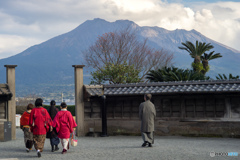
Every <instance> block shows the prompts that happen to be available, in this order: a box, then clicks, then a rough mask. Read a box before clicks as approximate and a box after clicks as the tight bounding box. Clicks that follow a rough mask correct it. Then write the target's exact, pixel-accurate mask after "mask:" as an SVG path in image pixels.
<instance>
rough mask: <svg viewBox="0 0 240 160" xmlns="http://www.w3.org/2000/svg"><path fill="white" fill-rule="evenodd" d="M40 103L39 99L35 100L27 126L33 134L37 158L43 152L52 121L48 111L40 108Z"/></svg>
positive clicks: (41, 101)
mask: <svg viewBox="0 0 240 160" xmlns="http://www.w3.org/2000/svg"><path fill="white" fill-rule="evenodd" d="M42 103H43V100H42V99H41V98H38V99H36V101H35V108H33V109H32V111H31V114H30V118H29V126H30V127H31V131H32V132H33V140H34V147H35V149H36V150H37V156H38V157H41V153H40V152H42V151H43V147H44V143H45V139H46V133H47V131H48V130H49V129H51V130H52V119H51V117H50V116H49V114H48V111H47V110H46V109H45V108H43V107H42Z"/></svg>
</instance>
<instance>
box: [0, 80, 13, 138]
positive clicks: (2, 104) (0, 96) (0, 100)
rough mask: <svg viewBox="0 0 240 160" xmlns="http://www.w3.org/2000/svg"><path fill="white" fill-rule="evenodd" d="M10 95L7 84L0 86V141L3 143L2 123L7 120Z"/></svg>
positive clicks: (3, 129)
mask: <svg viewBox="0 0 240 160" xmlns="http://www.w3.org/2000/svg"><path fill="white" fill-rule="evenodd" d="M11 97H12V93H11V92H10V89H9V86H8V85H7V84H0V141H4V139H5V136H6V135H4V134H5V133H4V132H5V129H6V128H5V127H4V123H5V122H7V120H8V101H9V100H11ZM5 125H6V124H5Z"/></svg>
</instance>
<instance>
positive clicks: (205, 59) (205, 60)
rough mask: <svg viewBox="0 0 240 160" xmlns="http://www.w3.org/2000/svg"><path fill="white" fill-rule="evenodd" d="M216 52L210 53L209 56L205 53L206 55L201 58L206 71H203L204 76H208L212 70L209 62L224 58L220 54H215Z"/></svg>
mask: <svg viewBox="0 0 240 160" xmlns="http://www.w3.org/2000/svg"><path fill="white" fill-rule="evenodd" d="M214 52H215V51H212V52H210V53H209V54H207V53H204V54H203V55H202V56H201V60H202V64H203V68H204V70H202V73H203V74H206V72H208V71H209V68H210V67H209V64H208V61H210V60H213V59H216V58H220V57H222V55H221V54H220V53H216V54H214Z"/></svg>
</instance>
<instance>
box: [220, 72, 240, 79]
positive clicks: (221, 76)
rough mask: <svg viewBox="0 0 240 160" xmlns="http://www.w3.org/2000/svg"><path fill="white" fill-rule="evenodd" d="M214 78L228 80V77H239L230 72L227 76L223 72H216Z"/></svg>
mask: <svg viewBox="0 0 240 160" xmlns="http://www.w3.org/2000/svg"><path fill="white" fill-rule="evenodd" d="M216 79H218V80H230V79H239V76H233V75H232V74H231V73H230V74H229V75H228V77H227V76H226V75H225V74H222V75H221V74H218V76H216Z"/></svg>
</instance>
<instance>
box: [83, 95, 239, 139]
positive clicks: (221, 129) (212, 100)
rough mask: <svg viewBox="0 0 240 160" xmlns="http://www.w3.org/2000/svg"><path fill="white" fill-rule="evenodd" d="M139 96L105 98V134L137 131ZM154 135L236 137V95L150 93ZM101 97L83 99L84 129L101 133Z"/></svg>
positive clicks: (237, 131) (237, 105) (237, 133)
mask: <svg viewBox="0 0 240 160" xmlns="http://www.w3.org/2000/svg"><path fill="white" fill-rule="evenodd" d="M143 101H144V100H143V96H132V97H117V96H116V97H107V99H106V106H107V126H108V133H109V134H112V133H116V132H122V133H131V134H138V133H140V126H141V125H140V120H139V116H138V112H139V105H140V103H141V102H143ZM152 102H153V103H154V104H155V107H156V112H157V116H156V120H155V133H156V134H157V135H223V136H232V135H234V136H238V137H240V125H239V122H238V121H240V96H239V95H234V94H233V95H210V94H209V95H184V96H182V95H177V96H158V95H153V99H152ZM101 105H102V99H101V98H93V99H91V100H90V101H88V102H84V107H85V131H87V132H88V131H89V128H94V129H95V131H97V132H101Z"/></svg>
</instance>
